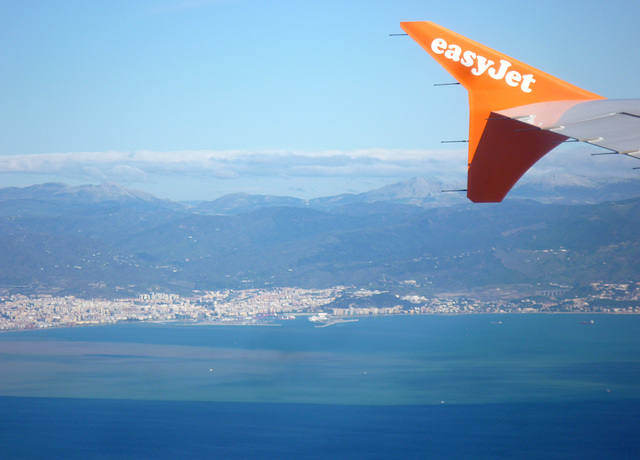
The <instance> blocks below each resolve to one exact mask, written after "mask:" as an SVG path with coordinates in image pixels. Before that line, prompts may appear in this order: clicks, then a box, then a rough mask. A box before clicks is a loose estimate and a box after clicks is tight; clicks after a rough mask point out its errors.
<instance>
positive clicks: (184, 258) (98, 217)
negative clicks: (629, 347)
mask: <svg viewBox="0 0 640 460" xmlns="http://www.w3.org/2000/svg"><path fill="white" fill-rule="evenodd" d="M412 187H413V189H414V191H415V193H414V194H412V192H411V188H412ZM70 189H71V191H70V192H69V189H67V188H66V187H65V186H62V185H61V184H53V185H52V184H45V185H43V186H34V187H28V188H25V189H15V188H14V189H4V190H0V289H5V290H6V291H8V292H16V291H20V292H58V293H70V294H75V295H83V296H91V295H105V296H109V295H118V294H127V295H131V294H135V293H137V292H145V291H147V290H149V289H156V290H165V291H177V292H184V291H188V290H191V289H216V288H222V287H231V288H241V287H263V286H271V285H288V286H304V287H323V286H330V285H336V284H353V285H356V286H362V287H366V286H385V285H392V284H394V283H399V282H402V281H405V280H415V281H416V282H417V283H418V284H421V285H423V286H425V287H428V288H429V289H431V290H433V291H434V292H438V291H442V290H452V289H467V288H470V287H475V286H483V285H493V284H505V283H507V284H508V283H532V284H535V283H547V282H561V283H568V284H571V285H574V286H577V285H581V284H585V283H588V282H590V281H600V280H605V281H606V280H609V281H626V280H637V279H639V275H640V257H639V256H640V244H639V243H640V241H639V239H638V235H640V199H638V198H636V199H631V200H626V201H620V202H605V203H599V204H594V205H579V206H575V205H574V206H569V205H559V204H544V203H540V202H536V201H532V200H515V199H510V200H507V201H505V202H504V203H501V204H491V205H473V204H470V203H465V204H461V205H457V206H449V207H438V208H428V207H423V206H417V205H415V204H406V203H402V202H400V203H394V202H393V200H397V201H403V200H415V199H417V198H416V196H414V195H417V196H418V198H419V197H420V196H421V197H422V199H424V198H425V196H427V197H428V196H429V193H431V192H430V191H429V189H428V187H427V188H424V189H423V188H420V182H419V181H414V182H410V183H408V184H405V186H402V185H400V186H398V187H388V188H385V189H384V190H382V189H379V190H377V191H372V192H370V193H368V194H361V195H353V196H351V197H350V198H349V199H345V198H344V197H343V198H336V199H335V201H334V204H333V205H332V206H328V205H326V203H327V201H325V203H324V205H323V206H325V209H324V210H320V209H314V208H313V207H312V206H311V205H310V206H306V205H305V206H298V207H296V206H294V207H292V206H258V207H257V209H255V210H252V211H250V212H240V211H239V210H238V209H239V208H238V207H235V208H233V209H235V211H234V212H233V213H231V214H232V215H209V214H202V213H201V210H198V211H197V212H195V211H193V210H187V209H185V208H183V207H182V206H180V205H177V204H176V203H172V202H168V201H164V200H157V199H155V198H153V197H150V196H148V195H145V194H137V193H136V192H128V191H124V190H122V189H119V188H115V189H113V190H112V192H113V193H103V192H104V189H103V188H102V187H91V186H88V187H80V188H73V187H72V188H70ZM81 190H82V192H81V193H80V191H81ZM104 197H109V198H108V199H106V198H104ZM354 197H359V198H358V199H354ZM374 197H376V198H374ZM245 198H246V199H244V203H245V204H244V206H245V207H246V208H251V207H252V206H250V205H249V203H250V202H251V200H250V199H248V197H246V196H245ZM327 200H328V199H327ZM367 200H369V201H367ZM266 201H267V200H266V199H264V198H263V199H260V200H258V203H262V204H264V203H265V202H266ZM236 203H237V201H236ZM271 203H281V202H280V201H279V200H275V199H271ZM293 203H294V204H300V203H299V202H297V201H294V202H293Z"/></svg>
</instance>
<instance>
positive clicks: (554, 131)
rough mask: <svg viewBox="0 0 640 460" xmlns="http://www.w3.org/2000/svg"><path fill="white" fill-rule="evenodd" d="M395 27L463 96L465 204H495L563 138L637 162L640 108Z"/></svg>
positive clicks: (466, 44) (487, 51)
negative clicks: (465, 101)
mask: <svg viewBox="0 0 640 460" xmlns="http://www.w3.org/2000/svg"><path fill="white" fill-rule="evenodd" d="M400 25H401V27H402V28H403V29H404V31H405V32H407V34H408V35H410V36H411V37H412V38H413V39H414V40H415V41H416V42H417V43H418V44H420V46H422V47H423V48H424V49H425V51H427V52H428V53H429V54H430V55H431V56H432V57H433V58H434V59H435V60H436V61H437V62H438V63H439V64H440V65H442V66H443V67H444V68H445V69H446V70H447V71H448V72H449V73H450V74H451V75H452V76H453V77H454V78H455V79H456V80H458V81H459V82H460V84H462V86H464V87H465V88H466V89H467V91H468V93H469V162H468V168H469V169H468V175H467V197H468V198H469V199H470V200H471V201H473V202H499V201H502V200H503V199H504V197H505V196H506V195H507V193H508V192H509V190H511V188H512V187H513V186H514V185H515V184H516V182H517V181H518V180H519V179H520V178H521V177H522V176H523V175H524V174H525V173H526V172H527V170H528V169H529V168H531V166H533V165H534V164H535V163H536V162H537V161H538V160H539V159H540V158H542V157H543V156H544V155H546V154H547V153H548V152H549V151H551V150H552V149H553V148H555V147H556V146H557V145H559V144H561V143H562V142H564V141H566V140H568V139H577V140H579V141H583V142H588V143H590V144H593V145H597V146H600V147H603V148H606V149H609V150H611V151H613V152H616V153H623V154H626V155H630V156H635V157H638V158H640V129H639V128H640V101H638V100H609V99H604V98H603V97H602V96H599V95H597V94H594V93H591V92H589V91H586V90H583V89H581V88H578V87H577V86H574V85H571V84H570V83H567V82H565V81H562V80H560V79H559V78H556V77H554V76H552V75H549V74H547V73H544V72H542V71H540V70H538V69H535V68H533V67H531V66H529V65H527V64H525V63H523V62H520V61H517V60H515V59H513V58H511V57H509V56H506V55H504V54H502V53H499V52H497V51H495V50H493V49H491V48H489V47H487V46H484V45H482V44H480V43H477V42H475V41H473V40H470V39H468V38H466V37H464V36H462V35H460V34H457V33H455V32H452V31H450V30H448V29H445V28H444V27H442V26H439V25H437V24H433V23H431V22H403V23H401V24H400Z"/></svg>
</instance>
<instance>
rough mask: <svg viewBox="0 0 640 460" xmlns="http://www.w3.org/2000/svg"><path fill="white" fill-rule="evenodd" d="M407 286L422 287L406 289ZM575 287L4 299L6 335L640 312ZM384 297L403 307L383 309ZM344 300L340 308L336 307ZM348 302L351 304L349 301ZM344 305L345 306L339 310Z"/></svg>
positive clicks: (623, 294) (610, 288)
mask: <svg viewBox="0 0 640 460" xmlns="http://www.w3.org/2000/svg"><path fill="white" fill-rule="evenodd" d="M404 284H406V285H407V286H411V285H414V284H415V282H414V281H406V282H404ZM568 291H569V288H568V287H567V286H557V287H553V286H551V287H549V288H547V289H544V290H539V291H536V292H535V295H529V296H526V297H522V296H518V295H517V293H516V294H514V293H510V292H509V289H504V288H503V289H500V288H494V290H493V291H490V290H485V291H482V292H480V293H441V294H439V295H434V296H430V297H426V296H422V295H416V294H406V295H404V294H390V293H389V292H388V291H380V290H367V289H356V288H353V287H345V286H336V287H332V288H328V289H300V288H271V289H246V290H222V291H207V292H198V291H196V292H194V293H193V295H192V296H190V297H184V296H178V295H176V294H167V293H157V292H150V293H148V294H141V295H139V296H138V297H137V298H126V299H115V300H106V299H92V300H87V299H80V298H76V297H72V296H66V297H56V296H52V295H37V296H35V295H34V296H28V295H21V294H12V295H9V294H7V295H4V296H0V330H4V331H10V330H21V329H39V328H47V327H71V326H84V325H100V324H113V323H120V322H131V321H148V322H151V321H155V322H163V321H188V322H202V323H210V324H238V325H256V324H270V323H273V322H275V321H277V320H280V319H292V318H295V315H308V316H309V319H311V320H313V321H317V322H321V323H322V322H324V323H331V322H336V321H340V320H345V319H349V317H353V318H357V317H362V316H371V315H418V314H470V313H640V283H626V284H612V283H591V284H590V285H589V293H588V294H587V295H585V296H584V297H566V296H563V294H565V293H567V292H568ZM382 294H386V295H387V299H388V298H389V295H391V296H392V297H391V299H392V300H393V299H397V304H396V305H388V304H387V305H385V306H379V305H376V302H375V301H374V299H375V298H376V297H377V296H380V295H382ZM337 299H341V301H340V302H336V300H337ZM345 299H346V300H345ZM338 305H339V306H338Z"/></svg>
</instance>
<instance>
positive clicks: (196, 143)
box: [0, 0, 640, 200]
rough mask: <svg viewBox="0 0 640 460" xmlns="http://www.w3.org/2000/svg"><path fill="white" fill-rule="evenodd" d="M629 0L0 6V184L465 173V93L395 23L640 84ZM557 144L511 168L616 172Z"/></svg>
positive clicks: (258, 188) (609, 89) (250, 182)
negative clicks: (448, 32)
mask: <svg viewBox="0 0 640 460" xmlns="http://www.w3.org/2000/svg"><path fill="white" fill-rule="evenodd" d="M639 13H640V7H639V6H637V3H635V2H632V1H615V2H612V1H580V2H578V1H576V2H574V1H566V2H557V0H556V1H536V2H516V1H493V2H491V3H488V2H466V1H452V0H447V1H409V0H395V1H349V0H342V1H331V0H327V1H298V2H296V1H266V0H262V1H257V0H235V1H234V0H142V1H119V0H109V1H106V0H105V1H102V0H95V1H90V2H87V1H64V0H61V1H55V2H52V1H35V0H21V1H10V0H9V1H5V2H1V3H0V104H1V106H2V110H0V185H2V186H25V185H31V184H34V183H42V182H47V181H60V182H66V183H70V184H84V183H100V182H116V183H119V184H121V185H123V186H127V187H131V188H137V189H141V190H145V191H148V192H151V193H154V194H156V195H158V196H160V197H163V198H171V199H179V200H187V199H215V198H217V197H219V196H221V195H223V194H225V193H231V192H248V193H261V194H279V195H292V196H298V197H303V198H310V197H317V196H327V195H333V194H337V193H346V192H361V191H365V190H369V189H372V188H376V187H380V186H382V185H385V184H389V183H393V182H397V181H400V180H404V179H407V178H410V177H415V176H420V177H430V178H433V179H437V180H442V181H446V182H449V183H451V184H452V185H459V186H464V181H465V164H466V160H465V158H466V152H465V151H464V149H463V148H462V149H461V148H460V147H458V146H457V145H453V146H451V145H449V144H441V143H440V141H441V140H443V139H464V138H466V135H467V134H466V133H467V116H468V114H467V95H466V93H465V91H464V89H462V88H460V87H433V83H439V82H447V81H451V78H450V77H449V76H448V74H446V72H445V71H444V70H442V69H441V68H440V67H439V66H438V64H436V63H435V62H434V61H432V60H431V58H430V57H429V56H428V55H427V54H426V53H425V52H424V51H423V50H422V49H421V48H420V47H419V46H418V45H417V44H416V43H414V42H413V41H412V40H411V39H410V38H408V37H389V34H390V33H401V32H402V31H401V30H400V27H399V23H400V22H401V21H413V20H430V21H434V22H436V23H438V24H441V25H443V26H445V27H447V28H449V29H452V30H454V31H456V32H459V33H461V34H463V35H466V36H468V37H470V38H472V39H474V40H476V41H479V42H481V43H484V44H486V45H488V46H490V47H492V48H496V49H498V50H500V51H502V52H504V53H506V54H507V55H510V56H512V57H514V58H516V59H519V60H522V61H524V62H527V63H529V64H531V65H533V66H535V67H538V68H540V69H541V70H544V71H546V72H549V73H551V74H553V75H556V76H558V77H560V78H562V79H565V80H567V81H569V82H571V83H573V84H576V85H577V86H580V87H583V88H585V89H588V90H590V91H593V92H596V93H599V94H602V95H603V96H606V97H611V98H637V97H640V90H639V85H638V83H639V79H638V75H640V45H638V44H639V43H640V30H639V29H638V27H637V19H638V17H639ZM593 151H594V150H593V148H592V147H588V146H586V147H576V146H575V145H574V146H573V147H565V148H562V149H560V151H558V152H553V153H551V154H550V155H548V156H547V157H546V158H545V159H544V160H543V161H542V162H541V163H540V164H539V165H537V166H536V167H534V169H533V170H532V171H530V173H529V174H528V175H530V176H531V177H533V176H535V175H536V174H548V173H551V172H554V173H566V174H587V175H589V174H592V175H595V174H601V175H602V174H611V175H627V174H630V173H631V167H632V166H635V165H636V164H635V162H634V161H633V160H630V159H627V158H619V157H611V156H596V157H592V156H590V155H589V153H591V152H593Z"/></svg>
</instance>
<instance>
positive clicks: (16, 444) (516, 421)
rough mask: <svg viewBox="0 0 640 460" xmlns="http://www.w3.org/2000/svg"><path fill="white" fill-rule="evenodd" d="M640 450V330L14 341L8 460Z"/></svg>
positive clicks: (624, 323) (430, 325) (188, 333)
mask: <svg viewBox="0 0 640 460" xmlns="http://www.w3.org/2000/svg"><path fill="white" fill-rule="evenodd" d="M590 320H594V323H593V324H584V323H589V322H590ZM639 435H640V316H631V315H464V316H402V317H400V316H398V317H376V318H363V319H361V320H360V321H358V322H350V323H342V324H336V325H333V326H329V327H325V328H316V327H314V325H313V323H310V322H309V321H307V320H306V319H304V318H301V319H297V320H294V321H283V322H282V323H281V324H280V325H278V326H210V325H208V326H205V325H193V324H175V323H172V324H121V325H112V326H97V327H84V328H68V329H48V330H38V331H22V332H11V333H4V334H0V458H3V459H5V458H6V459H23V458H24V459H27V458H28V459H57V458H60V459H62V458H64V459H87V458H96V459H142V458H162V459H165V458H166V459H170V458H171V459H172V458H279V459H297V458H301V459H302V458H356V459H358V458H362V459H364V458H403V459H404V458H451V459H454V458H455V459H460V458H504V459H512V458H530V459H534V458H535V459H539V458H557V459H589V458H593V459H596V458H597V459H600V458H621V459H624V458H638V456H639V455H640V436H639Z"/></svg>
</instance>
